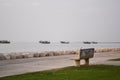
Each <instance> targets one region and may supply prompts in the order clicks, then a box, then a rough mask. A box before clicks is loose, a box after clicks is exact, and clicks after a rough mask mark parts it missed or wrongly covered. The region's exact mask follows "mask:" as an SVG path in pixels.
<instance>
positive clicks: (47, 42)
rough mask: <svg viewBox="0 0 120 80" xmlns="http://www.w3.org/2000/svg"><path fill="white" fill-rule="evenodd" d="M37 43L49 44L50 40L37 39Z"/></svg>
mask: <svg viewBox="0 0 120 80" xmlns="http://www.w3.org/2000/svg"><path fill="white" fill-rule="evenodd" d="M39 43H42V44H50V41H39Z"/></svg>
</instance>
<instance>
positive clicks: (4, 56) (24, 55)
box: [0, 48, 120, 60]
mask: <svg viewBox="0 0 120 80" xmlns="http://www.w3.org/2000/svg"><path fill="white" fill-rule="evenodd" d="M78 51H79V50H66V51H44V52H18V53H17V52H14V53H0V60H10V59H23V58H33V57H48V56H60V55H70V54H77V53H79V52H78ZM111 51H114V52H116V51H120V48H96V49H95V53H101V52H111Z"/></svg>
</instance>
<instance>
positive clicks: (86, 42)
mask: <svg viewBox="0 0 120 80" xmlns="http://www.w3.org/2000/svg"><path fill="white" fill-rule="evenodd" d="M83 43H84V44H91V42H88V41H85V42H83Z"/></svg>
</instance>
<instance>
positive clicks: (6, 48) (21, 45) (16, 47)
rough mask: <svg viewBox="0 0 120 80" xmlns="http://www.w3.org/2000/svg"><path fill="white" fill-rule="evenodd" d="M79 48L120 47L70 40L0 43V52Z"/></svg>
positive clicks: (118, 46) (115, 44)
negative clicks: (65, 41) (62, 42)
mask: <svg viewBox="0 0 120 80" xmlns="http://www.w3.org/2000/svg"><path fill="white" fill-rule="evenodd" d="M81 48H120V43H112V42H111V43H97V44H84V43H82V42H71V43H69V44H61V43H57V42H53V43H50V44H41V43H37V42H12V43H10V44H0V53H11V52H39V51H64V50H78V49H81Z"/></svg>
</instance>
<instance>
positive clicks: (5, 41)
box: [0, 40, 10, 44]
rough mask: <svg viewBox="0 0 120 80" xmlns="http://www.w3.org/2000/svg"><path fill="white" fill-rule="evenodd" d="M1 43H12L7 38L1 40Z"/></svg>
mask: <svg viewBox="0 0 120 80" xmlns="http://www.w3.org/2000/svg"><path fill="white" fill-rule="evenodd" d="M0 44H10V41H7V40H1V41H0Z"/></svg>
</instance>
